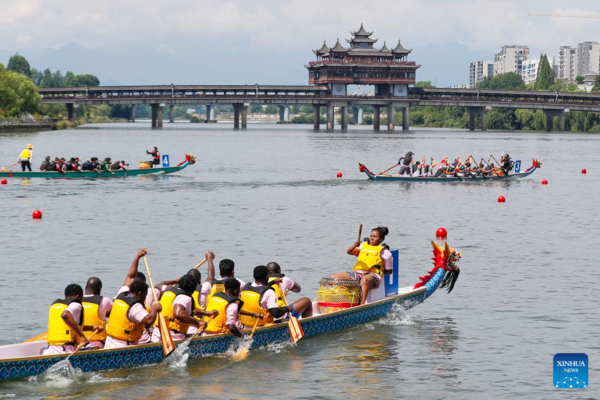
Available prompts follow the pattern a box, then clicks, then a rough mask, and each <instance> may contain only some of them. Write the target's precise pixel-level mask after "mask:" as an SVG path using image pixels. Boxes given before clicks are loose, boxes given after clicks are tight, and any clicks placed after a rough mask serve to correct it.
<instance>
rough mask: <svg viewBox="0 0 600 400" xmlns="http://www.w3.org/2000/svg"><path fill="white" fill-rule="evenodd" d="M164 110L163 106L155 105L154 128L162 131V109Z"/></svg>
mask: <svg viewBox="0 0 600 400" xmlns="http://www.w3.org/2000/svg"><path fill="white" fill-rule="evenodd" d="M164 108H165V106H164V104H157V105H156V127H157V128H160V129H162V127H163V109H164Z"/></svg>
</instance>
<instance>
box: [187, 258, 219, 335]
mask: <svg viewBox="0 0 600 400" xmlns="http://www.w3.org/2000/svg"><path fill="white" fill-rule="evenodd" d="M204 257H206V260H207V262H208V276H207V277H206V281H204V282H202V274H201V273H200V271H198V270H197V269H195V268H192V269H190V270H189V271H188V273H187V274H188V275H190V276H192V277H193V278H194V279H195V280H196V282H197V283H196V290H195V291H194V293H193V294H192V298H193V299H194V302H195V304H196V307H198V308H200V309H202V310H206V299H207V297H208V295H209V294H210V292H211V290H212V283H213V281H214V279H215V265H214V263H213V260H214V259H215V254H214V253H213V252H212V251H209V252H207V253H206V255H205V256H204ZM200 282H201V283H200ZM195 318H197V319H199V320H202V318H201V317H199V316H196V317H195ZM197 330H198V328H197V327H196V326H194V325H192V326H190V327H189V328H188V334H189V335H193V334H194V333H196V331H197Z"/></svg>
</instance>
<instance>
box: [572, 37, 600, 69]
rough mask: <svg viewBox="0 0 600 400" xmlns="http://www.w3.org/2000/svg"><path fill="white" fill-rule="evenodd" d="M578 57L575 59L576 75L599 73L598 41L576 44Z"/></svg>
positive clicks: (599, 53)
mask: <svg viewBox="0 0 600 400" xmlns="http://www.w3.org/2000/svg"><path fill="white" fill-rule="evenodd" d="M577 52H578V54H579V57H578V59H577V68H578V72H579V74H578V75H589V74H598V73H600V43H598V42H583V43H579V44H578V45H577Z"/></svg>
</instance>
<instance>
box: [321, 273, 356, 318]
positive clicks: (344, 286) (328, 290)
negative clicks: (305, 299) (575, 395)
mask: <svg viewBox="0 0 600 400" xmlns="http://www.w3.org/2000/svg"><path fill="white" fill-rule="evenodd" d="M319 283H320V286H319V290H318V291H317V304H318V305H319V308H320V309H321V313H323V314H327V313H330V312H334V311H339V310H343V309H346V308H350V307H355V306H357V305H359V304H360V293H361V291H360V283H359V282H358V281H357V280H354V279H330V278H323V279H321V282H319Z"/></svg>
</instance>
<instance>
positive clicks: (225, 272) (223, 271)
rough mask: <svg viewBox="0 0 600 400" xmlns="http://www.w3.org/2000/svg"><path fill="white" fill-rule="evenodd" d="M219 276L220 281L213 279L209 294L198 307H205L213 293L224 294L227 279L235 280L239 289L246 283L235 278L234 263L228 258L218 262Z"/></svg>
mask: <svg viewBox="0 0 600 400" xmlns="http://www.w3.org/2000/svg"><path fill="white" fill-rule="evenodd" d="M219 274H220V275H221V279H214V280H213V282H212V287H211V290H210V293H209V294H208V295H207V297H205V298H204V299H201V300H200V305H201V306H202V305H206V304H207V302H208V299H209V298H210V297H211V296H214V294H215V293H224V292H225V281H226V280H228V279H237V280H238V281H239V282H240V287H242V288H243V287H244V286H246V282H244V281H243V280H241V279H240V278H236V277H235V263H234V262H233V260H230V259H228V258H224V259H223V260H221V262H219Z"/></svg>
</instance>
